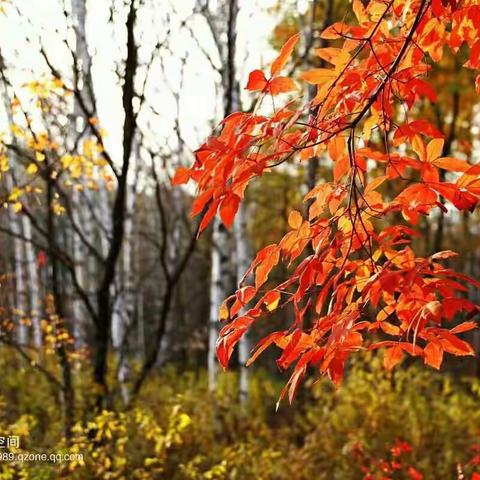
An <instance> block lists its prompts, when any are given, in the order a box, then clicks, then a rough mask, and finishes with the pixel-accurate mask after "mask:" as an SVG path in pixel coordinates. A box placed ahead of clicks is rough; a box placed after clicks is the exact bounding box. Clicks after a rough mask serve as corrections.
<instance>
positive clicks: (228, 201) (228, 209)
mask: <svg viewBox="0 0 480 480" xmlns="http://www.w3.org/2000/svg"><path fill="white" fill-rule="evenodd" d="M239 205H240V197H238V196H237V195H235V194H234V193H232V194H230V195H228V196H227V197H226V198H225V199H224V200H223V201H222V203H221V204H220V218H221V219H222V222H223V223H224V225H225V226H226V227H231V226H232V223H233V219H234V218H235V214H236V213H237V210H238V206H239Z"/></svg>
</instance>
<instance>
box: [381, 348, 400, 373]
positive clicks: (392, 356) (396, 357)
mask: <svg viewBox="0 0 480 480" xmlns="http://www.w3.org/2000/svg"><path fill="white" fill-rule="evenodd" d="M402 359H403V352H402V349H401V348H400V346H399V345H395V346H394V347H392V348H388V349H387V350H385V356H384V358H383V365H384V366H385V368H386V369H387V370H391V369H392V368H393V367H395V365H397V364H398V363H400V362H401V361H402Z"/></svg>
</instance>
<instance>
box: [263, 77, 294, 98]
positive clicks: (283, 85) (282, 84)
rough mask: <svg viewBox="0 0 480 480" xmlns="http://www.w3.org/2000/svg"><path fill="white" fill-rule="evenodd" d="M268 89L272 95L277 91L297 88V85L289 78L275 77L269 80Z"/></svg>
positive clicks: (289, 90) (283, 91) (281, 91)
mask: <svg viewBox="0 0 480 480" xmlns="http://www.w3.org/2000/svg"><path fill="white" fill-rule="evenodd" d="M268 90H269V91H270V93H271V94H272V95H277V94H279V93H287V92H293V91H294V90H297V85H296V84H295V82H294V81H293V80H292V79H291V78H288V77H276V78H274V79H273V80H272V81H271V82H270V84H269V86H268Z"/></svg>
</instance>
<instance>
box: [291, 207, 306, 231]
mask: <svg viewBox="0 0 480 480" xmlns="http://www.w3.org/2000/svg"><path fill="white" fill-rule="evenodd" d="M302 223H303V218H302V215H301V214H300V212H297V210H292V211H291V212H290V215H289V216H288V224H289V225H290V226H291V227H292V228H293V229H294V230H298V229H299V228H300V227H301V226H302Z"/></svg>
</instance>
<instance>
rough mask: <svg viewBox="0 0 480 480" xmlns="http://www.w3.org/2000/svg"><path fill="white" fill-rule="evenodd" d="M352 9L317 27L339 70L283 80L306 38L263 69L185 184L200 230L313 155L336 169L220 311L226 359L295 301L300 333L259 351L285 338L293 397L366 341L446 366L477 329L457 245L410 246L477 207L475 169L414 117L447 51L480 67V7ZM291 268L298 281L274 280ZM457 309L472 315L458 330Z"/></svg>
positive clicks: (371, 5) (422, 0) (427, 2)
mask: <svg viewBox="0 0 480 480" xmlns="http://www.w3.org/2000/svg"><path fill="white" fill-rule="evenodd" d="M353 12H354V18H352V20H351V21H346V23H335V24H333V25H331V26H330V27H328V28H327V29H326V30H325V31H324V32H323V33H322V38H323V39H325V40H329V41H331V45H332V46H329V47H328V48H321V49H318V50H316V52H315V53H316V55H318V57H319V58H321V59H323V60H324V61H326V62H328V64H330V65H331V66H329V67H328V68H314V69H310V70H307V71H303V72H301V73H300V75H299V76H298V79H296V80H295V81H294V80H292V79H291V78H289V77H288V76H282V72H283V71H284V70H285V68H284V67H285V65H286V64H287V62H288V61H289V58H290V57H291V55H292V53H293V52H294V49H295V46H296V44H297V43H298V41H299V39H300V37H299V35H295V36H293V37H291V38H290V39H289V40H288V41H287V42H286V44H285V45H284V47H283V48H282V50H281V52H280V54H279V55H278V57H277V58H276V59H275V61H274V62H273V63H272V64H271V67H270V69H269V71H268V72H263V71H261V70H254V71H253V72H251V74H250V77H249V80H248V84H247V89H248V90H250V91H254V92H258V102H257V104H256V107H255V109H254V110H253V112H237V113H234V114H232V115H230V116H228V117H227V118H225V119H224V120H223V122H222V123H221V125H220V126H219V127H218V131H217V133H215V134H214V135H212V136H211V137H210V138H208V139H207V141H206V142H205V143H204V144H203V145H202V146H201V147H200V148H199V149H198V151H197V152H196V159H195V162H194V164H193V165H192V166H191V168H181V169H179V170H178V171H177V173H176V176H175V178H174V183H177V184H178V183H185V182H187V181H189V180H193V182H195V183H196V184H197V187H198V196H197V198H196V199H195V201H194V204H193V208H192V215H199V214H202V215H203V218H202V221H201V224H200V231H202V230H204V229H205V228H206V227H207V226H208V224H209V223H210V222H211V221H212V219H213V217H214V216H215V214H216V213H217V212H219V214H220V217H221V219H222V221H223V223H224V224H225V225H226V226H227V227H230V226H231V225H232V223H233V219H234V217H235V214H236V212H237V209H238V207H239V204H240V202H241V201H242V199H243V197H244V193H245V189H246V187H247V186H248V184H249V183H250V182H251V181H253V180H254V179H255V178H257V177H259V176H261V175H263V174H264V173H267V172H269V171H271V170H272V169H273V168H274V167H277V166H279V165H281V164H284V163H286V162H289V161H290V162H295V163H296V164H298V165H300V166H301V165H302V162H306V161H308V160H309V159H310V158H312V157H319V158H320V159H321V161H322V162H325V163H328V162H332V165H333V167H332V171H333V178H329V179H324V181H321V182H320V183H318V184H317V185H316V186H315V188H313V189H312V190H311V191H310V192H308V194H307V195H306V196H305V199H304V202H305V207H306V208H305V212H304V213H303V214H302V213H301V212H299V211H292V212H291V213H290V216H289V225H290V231H289V232H288V233H287V234H286V235H285V236H284V237H283V238H282V239H281V240H280V241H279V242H278V243H276V244H271V245H268V246H266V247H265V248H263V249H262V250H261V251H259V252H258V253H257V255H256V257H255V258H254V260H253V262H252V264H251V267H250V269H249V270H248V271H247V272H245V277H244V281H243V282H242V284H241V285H240V286H239V288H238V290H237V291H236V293H235V294H234V295H232V296H231V297H229V298H227V299H226V300H225V302H224V304H223V305H222V308H221V311H220V317H221V319H222V320H224V321H227V324H226V325H225V327H224V328H223V329H222V331H221V335H220V339H219V342H218V350H217V352H218V358H219V360H220V362H221V364H222V365H223V366H226V365H227V363H228V361H229V358H230V357H231V355H232V352H233V349H234V346H235V344H236V343H237V342H238V341H239V339H240V338H241V337H242V335H244V334H245V332H246V331H247V330H248V329H249V328H250V327H251V326H252V325H253V324H254V323H255V322H257V321H258V320H259V319H260V318H263V317H265V316H266V315H268V314H269V313H270V312H272V311H274V310H276V309H278V308H289V309H290V310H289V311H291V312H292V323H291V326H290V328H289V329H287V330H284V331H275V332H273V333H271V334H270V335H268V336H266V337H265V338H263V339H262V340H261V341H260V343H259V344H258V345H257V347H256V349H255V351H254V353H253V355H252V357H251V359H250V360H249V363H251V362H253V361H254V360H255V359H256V358H257V357H258V355H260V354H261V353H262V352H263V351H264V350H265V349H266V348H268V347H269V346H271V345H276V346H277V347H278V348H279V349H280V350H281V355H280V357H279V358H278V360H277V363H278V366H279V367H280V368H281V369H285V370H286V369H289V368H290V367H293V368H292V374H291V376H290V379H289V381H288V384H287V386H286V387H285V389H284V391H283V392H282V396H283V395H284V394H285V393H287V392H288V394H289V398H290V400H291V399H292V398H293V395H294V393H295V390H296V388H297V386H298V384H299V382H300V381H301V379H302V378H303V376H304V375H305V373H306V371H307V368H309V367H314V368H315V369H316V371H318V372H320V373H321V374H323V375H327V376H329V377H330V378H331V379H332V380H333V381H334V382H335V383H337V384H338V383H339V382H340V381H341V379H342V375H343V371H344V367H345V362H346V360H347V358H348V357H349V355H350V354H352V353H354V352H357V351H359V350H362V349H365V348H368V349H378V348H383V349H384V351H385V353H384V355H385V356H384V364H385V367H386V368H389V369H390V368H393V367H394V366H395V365H396V364H398V363H399V362H400V361H401V360H402V358H403V357H404V355H406V354H407V355H411V356H416V357H421V358H423V361H424V362H425V363H426V364H428V365H430V366H432V367H434V368H439V367H440V365H441V364H442V359H443V355H444V353H450V354H453V355H471V354H472V353H473V349H472V347H471V346H470V345H469V344H468V343H467V342H466V341H464V340H462V339H461V338H460V337H459V335H460V334H462V333H463V332H466V331H469V330H471V329H473V328H475V327H476V323H475V321H474V320H473V318H474V316H475V314H476V313H477V310H478V309H477V306H476V305H474V304H473V303H472V302H470V301H469V300H467V299H466V298H465V294H464V293H465V292H466V291H467V288H468V286H473V287H478V286H479V283H478V282H477V281H475V280H474V279H472V278H469V277H467V276H465V275H463V274H460V273H457V272H455V271H454V270H453V269H451V268H449V265H448V259H449V258H450V257H453V256H454V255H456V254H455V253H454V252H452V251H440V252H434V253H433V254H432V255H431V256H428V257H426V258H422V257H419V256H417V255H416V253H415V252H414V250H413V248H412V245H411V241H412V237H414V236H415V235H418V232H417V230H416V229H415V228H416V226H418V222H419V219H420V217H421V216H427V215H430V214H431V213H432V211H433V210H438V209H441V210H442V211H444V212H447V211H449V210H451V209H456V210H460V211H473V210H474V209H475V207H476V205H477V202H478V198H479V196H480V176H479V175H480V165H471V164H469V163H468V162H467V161H466V160H464V159H461V158H453V157H451V156H449V154H448V153H447V154H445V151H444V150H445V149H444V139H443V135H442V133H441V132H440V131H438V129H437V128H436V127H435V126H433V125H432V124H431V123H429V122H428V121H427V120H424V119H422V118H416V119H412V118H410V116H411V115H410V113H411V112H413V111H415V107H416V105H417V104H418V103H419V102H420V101H421V100H422V99H423V98H425V97H427V98H428V99H430V100H431V101H435V98H436V94H435V91H434V88H433V87H432V85H431V84H430V83H429V82H428V72H429V70H430V68H431V65H432V64H433V63H435V62H440V61H441V60H442V58H443V55H444V54H445V52H446V51H447V49H449V50H450V51H451V52H453V54H458V52H459V51H460V50H461V49H462V50H465V49H469V50H468V51H469V52H470V58H469V60H468V61H467V63H466V64H465V65H464V66H465V67H466V68H471V69H475V68H480V60H479V58H480V57H479V55H478V53H479V49H480V40H478V38H480V4H477V3H476V2H475V1H471V0H466V1H459V2H457V1H456V0H452V1H443V0H412V1H411V0H391V1H379V0H372V1H370V2H368V4H367V5H366V6H364V3H362V2H361V1H360V0H354V1H353ZM479 78H480V77H477V81H476V84H477V90H480V80H479ZM297 82H298V84H297ZM300 83H307V84H312V85H315V86H316V95H315V97H314V98H313V99H312V100H311V101H308V102H305V101H304V100H302V97H301V94H300V92H301V89H300ZM279 94H289V95H288V96H285V95H282V96H281V97H279V98H277V97H276V96H277V95H279ZM285 99H287V100H285ZM372 165H374V166H375V167H374V168H372ZM442 171H443V172H445V173H441V172H442ZM390 187H391V188H390ZM392 192H394V194H392ZM438 213H439V212H437V214H438ZM280 262H285V263H287V264H288V265H289V268H290V275H289V277H288V279H287V280H285V281H283V282H282V283H279V284H276V285H272V284H271V283H272V282H269V274H270V272H271V271H272V269H273V268H274V267H275V266H277V265H278V264H279V263H280ZM252 278H253V281H251V280H250V279H252ZM458 315H463V316H464V318H463V320H462V321H461V323H458V321H456V322H455V326H453V324H452V320H453V319H454V317H455V318H457V317H458ZM307 319H308V321H307Z"/></svg>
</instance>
